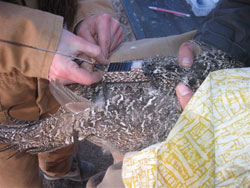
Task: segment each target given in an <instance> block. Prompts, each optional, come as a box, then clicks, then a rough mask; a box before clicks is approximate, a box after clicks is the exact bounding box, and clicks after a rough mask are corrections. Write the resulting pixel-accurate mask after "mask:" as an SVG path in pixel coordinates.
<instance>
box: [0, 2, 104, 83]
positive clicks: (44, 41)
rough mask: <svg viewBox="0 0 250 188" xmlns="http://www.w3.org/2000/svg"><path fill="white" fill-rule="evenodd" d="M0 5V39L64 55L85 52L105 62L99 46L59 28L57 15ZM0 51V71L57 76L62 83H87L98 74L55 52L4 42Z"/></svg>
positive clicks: (99, 78) (48, 76) (98, 74)
mask: <svg viewBox="0 0 250 188" xmlns="http://www.w3.org/2000/svg"><path fill="white" fill-rule="evenodd" d="M0 5H1V6H0V22H1V23H3V25H4V30H2V32H0V38H1V39H4V40H9V41H14V42H19V43H23V44H27V45H31V46H35V47H39V48H45V49H48V50H52V51H56V50H57V51H60V52H63V53H65V54H68V55H75V56H77V55H80V54H85V55H87V56H88V57H92V58H94V59H95V60H96V61H97V62H99V63H101V64H107V63H108V60H107V59H106V58H105V57H104V56H103V54H102V51H101V49H100V47H99V46H97V45H95V44H91V43H90V42H88V41H86V40H84V39H83V38H81V37H78V36H76V35H74V34H73V33H71V32H69V31H66V30H64V29H62V25H63V19H62V18H61V17H58V16H55V15H52V14H49V13H46V12H42V11H38V10H34V9H30V8H26V7H22V6H17V5H13V4H9V3H3V2H1V4H0ZM62 31H63V32H62ZM0 51H1V53H2V56H1V57H0V58H1V59H0V61H1V62H2V63H1V64H0V71H1V72H2V73H10V72H11V71H13V70H18V71H20V72H21V73H22V74H23V75H24V76H27V77H37V78H44V79H59V80H60V81H61V82H62V83H65V84H68V83H72V82H77V83H81V84H86V85H89V84H92V83H94V82H97V81H99V80H101V78H102V73H101V72H97V71H96V72H89V71H87V70H85V69H83V68H81V67H79V66H78V65H77V64H76V63H75V62H74V61H72V59H70V58H68V57H64V56H61V55H58V54H56V55H54V54H52V53H47V52H43V51H40V50H34V49H29V48H25V47H20V46H13V45H9V44H5V43H2V44H1V46H0Z"/></svg>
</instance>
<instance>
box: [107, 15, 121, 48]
mask: <svg viewBox="0 0 250 188" xmlns="http://www.w3.org/2000/svg"><path fill="white" fill-rule="evenodd" d="M112 25H113V27H112V28H111V36H112V37H111V39H112V41H111V46H110V49H109V50H110V51H109V53H110V52H112V51H113V50H114V49H115V48H116V47H117V46H119V45H120V44H121V42H122V39H123V32H122V28H121V27H120V24H119V22H117V21H116V20H115V22H113V24H112Z"/></svg>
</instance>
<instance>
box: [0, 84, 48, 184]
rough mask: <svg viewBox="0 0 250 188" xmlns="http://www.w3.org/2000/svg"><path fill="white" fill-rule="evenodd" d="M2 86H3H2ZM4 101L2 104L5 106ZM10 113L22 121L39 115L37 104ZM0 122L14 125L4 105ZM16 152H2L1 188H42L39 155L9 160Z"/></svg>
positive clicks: (0, 113)
mask: <svg viewBox="0 0 250 188" xmlns="http://www.w3.org/2000/svg"><path fill="white" fill-rule="evenodd" d="M0 86H2V85H1V84H0ZM1 88H3V87H1ZM17 88H18V87H17ZM5 91H6V90H5ZM6 95H7V94H6ZM9 95H10V94H9ZM4 96H5V95H3V94H1V97H2V98H1V100H2V101H3V100H4V102H8V100H7V99H6V98H7V97H4ZM26 98H27V97H26ZM15 99H16V98H15ZM2 101H1V104H3V102H2ZM20 103H21V102H20ZM10 113H11V115H12V116H13V117H15V118H17V119H22V120H25V119H27V120H31V119H37V118H38V114H39V113H38V108H37V107H36V106H35V102H34V103H32V102H31V103H26V104H23V105H19V106H17V107H15V108H13V109H12V110H11V112H10ZM24 117H25V119H24ZM0 122H3V123H13V122H10V121H9V120H8V118H7V117H6V109H5V108H3V107H2V105H1V106H0ZM6 145H8V143H7V144H4V143H0V149H1V148H3V147H5V146H6ZM16 152H17V150H6V151H3V152H0V188H6V187H11V188H42V187H43V184H42V181H41V180H40V178H39V168H38V159H37V155H31V154H29V153H24V152H23V153H18V154H17V155H14V156H13V157H11V158H10V159H8V158H9V157H10V156H12V155H13V154H15V153H16Z"/></svg>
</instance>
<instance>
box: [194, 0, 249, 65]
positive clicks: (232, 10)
mask: <svg viewBox="0 0 250 188" xmlns="http://www.w3.org/2000/svg"><path fill="white" fill-rule="evenodd" d="M249 36H250V1H248V0H234V1H233V0H222V1H221V2H219V3H218V5H217V6H216V8H215V9H214V10H213V11H212V12H211V13H210V14H209V15H208V16H207V17H206V20H205V22H204V24H202V25H201V26H200V27H199V28H198V30H197V33H196V35H195V39H198V40H201V41H203V42H205V43H207V44H210V45H212V46H214V47H216V48H218V49H220V50H223V51H225V52H227V53H228V54H230V55H231V56H232V57H234V58H236V59H238V60H240V61H242V62H243V63H246V64H247V65H248V66H249V65H250V37H249Z"/></svg>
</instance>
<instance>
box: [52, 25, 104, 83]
mask: <svg viewBox="0 0 250 188" xmlns="http://www.w3.org/2000/svg"><path fill="white" fill-rule="evenodd" d="M57 51H58V52H62V53H65V54H68V55H73V56H78V55H81V54H84V55H86V56H88V57H91V58H93V59H95V60H96V61H97V62H98V63H100V64H103V65H107V64H108V63H109V62H108V60H107V59H106V58H105V56H104V55H103V53H102V50H101V48H100V47H99V46H97V45H95V44H92V43H90V42H88V41H86V40H84V39H83V38H81V37H78V36H76V35H74V34H73V33H71V32H69V31H67V30H65V29H63V31H62V34H61V39H60V41H59V44H58V47H57ZM102 76H103V72H102V71H94V72H93V71H89V70H87V69H84V68H83V67H81V66H79V65H78V64H77V63H75V62H74V61H73V60H72V59H71V58H69V57H65V56H62V55H59V54H55V56H54V58H53V61H52V63H51V66H50V70H49V80H55V79H56V80H58V81H59V82H61V83H63V84H70V83H75V82H76V83H80V84H84V85H91V84H93V83H95V82H98V81H100V80H101V79H102Z"/></svg>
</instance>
